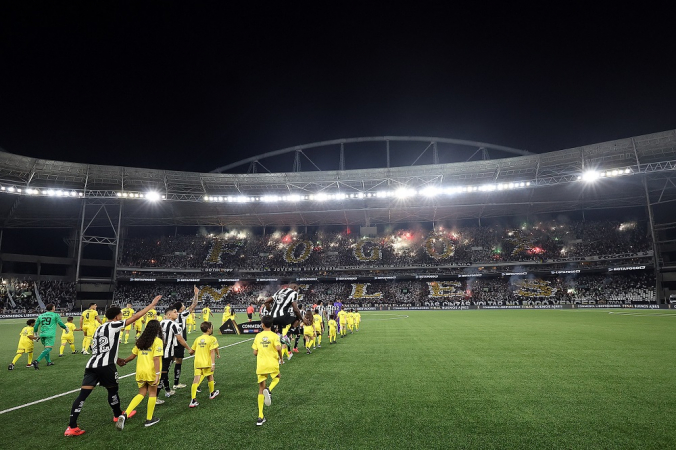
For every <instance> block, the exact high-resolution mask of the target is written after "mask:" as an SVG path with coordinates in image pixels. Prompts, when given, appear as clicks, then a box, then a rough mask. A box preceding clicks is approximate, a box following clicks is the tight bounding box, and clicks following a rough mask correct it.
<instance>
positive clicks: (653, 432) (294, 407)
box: [0, 310, 676, 449]
mask: <svg viewBox="0 0 676 450" xmlns="http://www.w3.org/2000/svg"><path fill="white" fill-rule="evenodd" d="M362 316H363V321H362V326H361V331H360V332H359V333H355V334H354V335H348V336H347V337H346V338H345V339H341V338H340V337H339V338H338V344H337V345H331V346H329V345H328V341H327V339H326V337H325V338H324V341H323V343H322V344H323V345H322V348H321V349H317V351H315V352H314V353H313V354H312V355H305V354H303V353H299V354H297V355H296V356H295V357H294V358H293V359H292V360H291V361H290V362H289V363H287V364H285V365H284V366H282V369H281V370H282V380H281V382H280V384H279V385H278V387H277V388H276V389H275V391H274V392H273V404H272V406H270V407H266V408H265V415H266V418H267V420H268V422H267V423H266V424H265V425H263V426H261V427H257V426H256V425H255V422H256V416H257V406H256V396H257V393H258V391H257V385H256V380H255V375H254V371H255V358H254V356H253V355H252V350H251V342H250V341H246V342H243V343H240V344H237V343H238V342H242V341H245V340H246V339H247V338H249V336H246V335H244V336H218V339H219V343H220V345H221V346H224V345H231V344H236V345H231V346H230V347H227V348H224V349H222V350H221V355H222V358H221V359H220V360H217V371H216V383H217V384H216V388H217V389H219V390H220V391H221V395H220V396H219V397H217V398H216V399H214V400H209V399H208V396H207V395H208V394H207V390H208V389H203V391H202V393H201V394H198V397H199V400H200V402H201V404H200V406H199V407H197V408H196V409H189V408H188V402H189V396H190V391H189V389H183V390H180V391H178V394H177V395H176V396H175V397H172V398H170V399H168V400H167V402H166V403H165V404H164V405H161V406H157V407H156V409H155V416H156V417H159V418H160V419H161V421H160V423H159V424H157V425H155V426H154V427H152V428H147V429H146V428H144V427H143V426H142V423H143V421H144V420H145V405H146V402H145V401H144V402H143V403H142V404H141V406H140V407H139V408H138V409H137V410H138V415H137V416H136V417H134V418H132V419H130V420H129V421H128V422H127V425H126V427H125V429H124V431H122V432H118V431H117V430H116V429H115V428H114V425H113V421H112V413H111V411H110V407H109V406H108V404H107V402H106V395H105V394H106V391H105V389H102V388H97V389H96V390H95V391H94V393H93V394H92V395H91V396H90V397H89V399H88V400H87V402H86V403H85V406H84V409H83V412H82V414H81V416H80V422H79V424H80V427H81V428H83V429H85V430H86V431H87V432H86V434H84V435H83V436H80V437H75V438H66V437H64V436H63V432H64V430H65V429H66V426H67V425H68V415H69V411H70V406H71V403H72V402H73V400H74V399H75V397H76V396H77V394H76V393H72V394H68V395H65V396H62V397H58V398H55V399H52V400H48V401H46V402H43V403H39V404H36V405H32V406H28V407H25V408H22V409H18V410H14V411H10V412H6V413H3V414H0V423H2V424H3V427H2V428H3V447H4V448H44V447H47V448H90V449H98V448H108V449H115V448H135V449H145V448H151V447H157V446H167V445H168V446H169V447H171V448H185V447H187V446H190V447H191V448H199V449H208V448H222V447H223V446H226V445H227V446H235V447H236V448H243V449H244V448H258V449H261V448H264V449H274V448H293V447H295V446H301V447H303V448H304V447H307V448H312V449H323V448H345V449H353V448H368V449H374V448H444V449H446V448H463V449H469V448H476V449H490V448H524V449H534V448H569V449H580V448H604V449H610V448H618V449H619V448H622V449H624V448H653V449H666V448H674V447H675V446H676V426H674V418H675V417H676V389H675V386H674V385H675V383H674V380H675V379H676V359H675V358H674V349H675V348H676V333H675V331H676V314H672V313H670V312H669V311H664V310H663V311H637V310H616V311H608V310H509V311H400V312H398V311H392V312H364V313H363V314H362ZM23 323H24V321H20V320H2V321H0V342H2V345H1V348H0V355H1V357H2V361H4V367H3V368H2V371H0V389H1V391H0V392H1V394H0V411H4V410H6V409H9V408H12V407H15V406H18V405H22V404H26V403H29V402H33V401H36V400H39V399H43V398H46V397H50V396H53V395H57V394H60V393H63V392H66V391H70V390H74V389H79V386H80V383H81V381H82V372H83V370H84V363H85V360H86V357H85V356H82V355H70V354H69V350H68V349H67V351H66V356H64V357H63V358H58V357H56V354H58V349H57V350H55V351H54V352H53V354H54V357H53V359H54V361H55V362H56V365H55V366H53V367H46V365H45V364H44V363H43V364H42V368H41V369H40V370H39V371H35V370H33V369H26V368H24V366H25V359H21V360H20V361H19V363H18V364H17V368H16V369H15V370H14V371H12V372H10V371H8V370H7V368H6V367H7V365H8V364H9V362H10V361H11V358H12V357H13V355H14V350H15V349H16V343H17V342H18V333H19V331H20V329H21V327H22V324H23ZM81 336H82V334H81V333H79V332H78V333H76V341H77V344H78V346H79V344H80V342H81ZM196 336H197V334H196V333H195V332H193V334H191V335H190V337H189V341H190V343H192V340H193V339H194V338H195V337H196ZM57 342H58V341H57ZM131 347H132V346H131V344H129V345H121V346H120V356H121V357H124V356H127V355H129V354H130V351H131ZM41 350H42V346H41V345H40V344H39V343H36V353H35V355H36V356H37V354H39V352H40V351H41ZM24 358H25V357H24ZM134 367H135V364H134V363H131V364H130V365H129V366H127V367H123V368H120V369H119V372H120V375H121V376H123V375H125V374H128V373H131V372H132V371H133V370H134ZM192 369H193V367H192V359H189V360H187V361H186V362H184V365H183V376H182V381H183V382H184V383H185V384H188V385H189V384H190V380H191V378H192ZM203 387H205V388H206V382H205V383H204V384H203ZM136 392H137V390H136V385H135V382H134V377H133V376H130V377H127V378H124V379H122V380H121V381H120V394H121V398H122V403H123V408H124V407H125V406H126V405H127V404H128V403H129V401H130V400H131V398H132V397H133V396H134V395H135V394H136ZM173 442H175V443H173Z"/></svg>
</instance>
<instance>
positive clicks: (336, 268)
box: [0, 131, 676, 449]
mask: <svg viewBox="0 0 676 450" xmlns="http://www.w3.org/2000/svg"><path fill="white" fill-rule="evenodd" d="M364 154H368V155H369V156H371V157H372V158H370V160H380V161H381V163H380V164H379V165H378V166H377V167H364V166H363V163H362V162H361V161H360V155H364ZM319 159H321V161H322V162H321V163H320V162H318V161H319ZM453 159H454V160H455V161H456V162H441V161H442V160H443V161H449V160H453ZM325 161H334V163H333V165H332V166H331V167H328V166H329V164H326V163H325ZM320 166H321V168H320ZM280 168H288V169H290V170H289V171H284V170H281V169H280ZM674 169H676V131H665V132H660V133H654V134H649V135H642V136H635V137H631V138H623V139H618V140H615V141H610V142H601V143H590V144H589V145H586V146H583V147H578V148H570V149H565V150H559V151H553V152H547V153H538V154H535V153H531V152H527V151H523V150H519V149H514V148H509V147H504V146H500V145H494V144H488V143H481V142H470V141H463V140H457V139H450V138H435V137H400V136H381V137H367V138H346V139H338V140H333V141H325V142H317V143H312V144H307V145H298V146H295V147H290V148H285V149H281V150H278V151H272V152H268V153H262V154H260V155H258V156H255V157H248V158H245V159H242V160H241V161H238V162H236V163H232V164H228V165H226V166H222V167H219V168H217V169H215V170H213V171H212V172H208V173H192V172H180V171H167V170H155V169H152V168H135V167H116V166H101V165H87V164H79V163H69V162H64V161H52V160H44V159H36V158H31V157H29V156H21V155H16V154H13V153H9V152H0V211H1V216H2V217H3V219H2V220H3V224H2V228H1V231H0V269H1V276H2V285H1V286H0V309H1V311H2V313H1V314H2V315H1V317H2V318H3V320H2V321H1V322H0V336H1V337H2V342H3V345H2V351H1V352H0V354H2V357H3V358H4V361H5V364H10V362H12V364H11V365H10V370H9V371H4V369H3V371H4V372H3V376H2V385H3V386H4V387H3V390H2V392H3V394H2V396H0V417H2V419H3V423H5V425H6V426H5V433H6V435H7V442H8V445H12V446H14V447H17V448H28V447H34V446H36V445H41V443H42V442H43V439H44V438H45V436H49V442H51V443H54V445H55V446H56V447H57V448H76V447H79V446H88V447H91V448H104V447H105V448H122V447H123V446H125V447H127V446H133V447H136V448H151V446H154V445H155V444H156V443H158V442H160V441H166V440H167V439H169V440H181V442H186V444H185V445H188V442H189V443H190V445H197V446H198V447H200V448H221V447H222V446H225V445H236V446H239V447H241V448H253V447H258V443H260V442H263V441H266V442H268V443H270V445H271V446H272V448H277V447H279V448H282V447H288V446H290V445H296V441H300V442H301V443H308V444H310V445H312V446H313V448H582V447H584V448H660V449H663V448H670V447H673V445H674V442H676V432H674V430H673V426H672V425H671V423H670V418H671V417H672V415H673V414H672V413H674V408H675V407H674V405H676V398H675V394H674V393H673V389H671V386H672V378H673V377H671V374H672V373H673V371H674V369H676V367H674V365H675V363H674V358H673V356H672V355H671V349H672V348H673V347H674V345H675V344H676V337H675V336H676V335H675V334H674V333H673V329H674V320H676V312H674V311H673V310H672V303H674V304H676V215H674V213H673V208H672V205H673V202H674V201H675V200H676V176H675V175H674V173H675V172H674ZM287 285H297V289H298V291H297V292H298V295H297V303H298V306H299V308H300V309H301V310H307V309H308V308H310V309H314V308H313V306H314V307H316V305H326V313H327V314H326V317H324V318H323V319H322V323H325V322H328V319H329V316H330V315H331V314H333V313H336V314H337V313H338V311H339V308H338V307H335V306H334V305H335V304H336V303H337V302H340V303H341V304H342V309H344V310H346V311H348V312H350V311H354V312H355V314H356V313H359V314H361V322H360V323H359V322H357V324H358V325H357V326H356V329H353V328H352V327H350V328H349V331H347V329H344V328H341V337H339V338H338V339H337V342H336V343H335V345H328V343H329V338H328V336H327V334H326V332H325V331H324V332H323V337H324V345H321V343H322V341H321V340H319V341H318V342H314V345H312V344H310V347H308V349H307V353H306V351H305V348H304V346H305V345H306V344H305V343H304V341H303V339H302V336H301V340H300V342H299V341H298V339H296V342H295V344H294V342H293V339H292V340H291V342H290V344H289V345H290V346H294V345H295V346H296V347H297V348H300V349H301V351H299V352H298V353H294V352H293V350H291V353H289V354H290V355H292V356H293V358H289V357H288V355H287V356H284V357H283V358H282V361H283V362H284V364H283V365H282V366H280V372H281V374H282V377H281V378H280V379H279V380H280V381H279V385H278V386H277V385H275V392H274V400H273V401H272V403H271V405H268V403H269V402H268V400H267V399H266V406H265V418H266V419H267V422H266V423H265V425H264V426H262V427H257V426H256V425H257V423H256V416H257V412H258V410H257V408H256V401H257V400H256V391H257V387H256V386H255V366H256V356H253V354H252V343H253V342H254V338H255V333H251V331H252V328H251V327H247V326H246V324H247V323H249V321H251V322H250V323H258V322H257V321H258V320H259V319H260V316H259V308H260V307H261V304H262V301H263V299H266V298H269V297H271V296H273V294H275V292H277V291H278V290H279V289H280V288H282V287H283V286H287ZM196 291H198V294H194V292H196ZM157 295H161V296H162V298H161V300H160V301H159V302H158V303H157V305H156V306H155V309H156V310H157V313H158V315H159V316H164V313H165V310H170V309H171V307H172V305H174V304H175V303H176V302H182V303H183V304H184V305H185V306H189V305H190V304H191V302H192V301H193V296H194V298H195V299H196V301H197V306H196V308H195V311H196V316H197V323H196V329H195V330H191V332H190V334H189V335H188V338H187V339H186V342H187V345H191V344H192V342H193V341H194V340H195V338H197V337H198V336H199V335H200V334H201V331H200V328H199V327H200V323H201V321H202V320H201V319H203V318H204V317H203V315H204V313H203V312H202V311H203V309H205V308H209V309H210V310H211V316H210V317H211V319H210V320H211V322H213V324H214V336H215V337H216V339H217V341H218V347H219V348H218V351H219V352H220V355H219V356H218V359H217V360H216V363H215V367H216V369H215V371H214V379H215V383H216V384H215V387H216V388H217V389H218V391H219V392H220V395H219V396H217V397H213V398H210V394H209V392H214V390H213V389H214V386H213V385H211V384H210V385H209V387H208V388H207V383H206V382H204V383H202V384H200V388H201V389H202V390H201V392H199V393H198V394H197V397H196V398H197V399H198V400H199V403H200V406H199V407H196V408H192V407H190V408H189V407H188V406H189V403H190V401H191V394H190V387H191V386H190V383H191V381H190V380H191V377H192V373H193V371H192V369H193V361H196V359H194V358H192V357H188V356H186V357H185V362H183V369H182V370H183V372H184V373H183V375H180V369H179V372H178V375H177V376H176V380H178V377H179V376H181V379H180V383H179V382H175V385H180V384H187V386H188V388H187V389H180V388H179V389H176V390H173V389H171V390H170V389H167V390H166V392H167V394H166V398H165V394H164V393H162V394H158V406H157V407H156V408H155V410H154V414H155V416H156V417H157V418H159V419H160V421H159V423H158V424H157V425H155V426H153V427H152V428H150V429H145V428H146V427H144V426H143V423H144V419H142V416H143V415H144V413H145V410H146V405H145V400H144V401H143V402H142V403H141V404H140V406H138V407H137V411H138V415H137V416H136V417H135V418H132V417H131V416H130V415H129V414H128V412H127V419H126V420H127V422H128V423H127V424H126V426H125V427H124V429H123V430H122V431H121V432H120V430H119V429H118V428H116V423H114V422H113V413H112V412H111V409H110V408H111V406H109V404H108V403H109V402H108V401H107V397H106V390H105V389H103V388H98V389H94V391H93V392H92V393H91V396H90V397H89V398H88V399H87V402H86V404H85V405H84V407H82V406H81V408H80V409H82V414H81V416H80V417H79V426H80V427H81V428H82V429H84V430H86V431H87V432H86V433H85V434H83V435H81V436H77V437H75V436H74V437H73V438H72V439H71V438H68V439H67V438H66V437H63V434H64V430H65V429H66V427H67V426H68V422H69V419H68V414H69V413H68V412H69V410H70V409H71V405H72V404H73V401H74V400H75V399H76V397H77V395H78V392H80V386H81V385H82V373H83V370H84V368H85V364H86V363H87V361H88V357H87V355H86V354H85V355H82V354H81V352H82V350H85V351H86V350H87V349H86V348H85V347H84V345H82V346H81V343H82V341H83V332H82V331H81V330H79V328H80V320H81V319H80V318H81V317H83V313H85V312H86V311H87V310H88V309H90V308H93V310H94V311H95V312H96V313H97V314H98V316H99V317H100V318H103V317H104V315H105V311H106V310H107V309H108V308H111V307H119V308H125V307H126V306H127V305H128V304H131V305H132V306H131V308H133V310H135V311H140V310H143V309H144V308H145V307H146V306H147V305H148V304H149V303H150V301H151V300H152V299H153V298H154V297H155V296H157ZM48 304H53V305H55V310H56V313H58V314H59V315H60V316H61V318H62V320H63V321H64V322H65V321H66V317H69V316H70V317H73V318H74V321H73V323H74V324H75V327H76V328H77V330H76V331H74V332H73V333H74V344H73V345H74V346H75V347H72V346H71V347H70V348H69V347H68V345H66V344H65V343H64V344H63V345H62V346H61V348H59V347H58V344H59V341H58V339H57V341H56V345H54V348H53V349H52V351H51V355H46V361H49V360H50V358H51V359H52V360H53V361H54V364H53V365H51V363H50V365H49V366H48V364H46V362H45V360H42V361H41V362H40V364H39V369H38V365H34V364H32V362H31V361H26V356H25V355H24V354H23V353H27V352H23V353H22V352H15V348H16V347H15V344H16V342H17V341H18V338H19V334H20V332H21V331H22V329H24V327H26V326H27V325H26V321H27V320H29V319H31V318H36V317H37V316H38V315H39V314H41V313H43V312H44V311H45V306H46V305H48ZM90 305H94V306H93V307H91V306H90ZM252 305H253V306H254V307H255V312H254V314H253V318H250V317H247V315H248V314H250V310H249V311H248V308H249V307H250V306H252ZM226 308H227V311H225V310H226ZM221 316H223V319H221ZM161 318H162V317H160V319H161ZM334 323H335V322H334ZM341 323H342V322H341ZM146 326H147V325H146ZM322 326H328V324H326V323H325V325H322ZM341 327H342V325H341ZM132 328H133V327H132ZM255 331H258V329H256V330H255ZM343 331H347V333H346V334H345V335H343ZM121 334H124V331H123V332H122V333H121ZM136 334H138V333H135V332H134V331H133V330H132V332H131V337H127V338H126V341H127V342H121V343H120V345H119V355H118V356H119V358H123V359H124V358H126V357H127V356H129V355H131V354H132V348H134V336H136ZM319 334H320V335H321V334H322V333H321V330H320V332H319ZM60 335H61V330H57V337H58V336H60ZM137 337H138V336H137ZM121 339H122V338H121ZM315 339H319V336H317V337H316V338H315ZM62 342H65V341H62ZM69 344H70V342H69ZM317 344H319V345H317ZM34 346H35V348H34V354H31V355H34V356H29V358H38V355H41V352H43V350H44V345H43V344H41V343H40V341H37V342H35V344H34ZM64 347H65V351H64ZM73 348H74V349H75V351H71V350H72V349H73ZM315 348H316V350H315ZM15 357H16V359H15V360H14V362H13V358H15ZM29 363H30V364H29ZM36 369H37V370H36ZM195 369H197V367H195ZM118 372H119V378H120V380H119V386H120V387H119V403H120V404H121V405H122V406H121V407H122V408H124V407H125V406H127V404H129V402H130V401H131V400H132V398H134V396H135V395H136V394H137V386H135V385H134V380H133V378H132V377H133V376H134V374H135V364H134V363H131V362H130V363H129V364H128V365H122V366H120V367H119V368H118ZM174 374H175V371H174V368H173V367H172V368H171V369H169V377H171V378H173V377H174ZM200 382H201V381H200ZM94 385H96V383H94ZM170 391H171V395H169V392H170ZM266 395H267V394H266ZM159 400H163V401H164V404H162V405H160V404H159ZM111 405H112V403H111ZM261 405H262V404H261ZM261 408H262V406H261ZM260 417H261V416H260V415H259V418H260ZM148 420H150V419H148ZM38 424H39V425H38ZM260 424H261V423H260V421H259V423H258V425H260ZM627 424H631V426H627ZM31 425H32V426H33V427H35V425H38V426H39V431H38V432H31V433H27V432H26V427H27V426H28V427H30V426H31ZM153 425H154V424H153ZM71 426H72V425H71ZM111 442H112V443H111ZM10 443H11V444H10ZM50 445H51V444H50Z"/></svg>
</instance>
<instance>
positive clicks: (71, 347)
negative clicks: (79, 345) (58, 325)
mask: <svg viewBox="0 0 676 450" xmlns="http://www.w3.org/2000/svg"><path fill="white" fill-rule="evenodd" d="M70 351H71V352H72V353H74V352H75V344H70Z"/></svg>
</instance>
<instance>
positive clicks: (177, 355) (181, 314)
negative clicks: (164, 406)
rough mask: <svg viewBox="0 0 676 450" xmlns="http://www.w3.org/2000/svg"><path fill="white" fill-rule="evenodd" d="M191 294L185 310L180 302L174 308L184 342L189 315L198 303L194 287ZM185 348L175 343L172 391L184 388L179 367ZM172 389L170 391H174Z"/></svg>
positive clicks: (192, 313)
mask: <svg viewBox="0 0 676 450" xmlns="http://www.w3.org/2000/svg"><path fill="white" fill-rule="evenodd" d="M193 292H194V293H195V295H194V296H193V298H192V303H191V304H190V306H188V308H187V309H186V307H185V305H184V304H183V303H182V302H177V303H176V304H175V305H174V307H175V308H176V311H177V312H178V317H177V318H176V323H177V324H178V327H179V333H180V335H181V336H182V337H183V340H184V341H187V339H188V332H187V330H186V328H188V319H189V318H190V315H194V313H195V308H196V307H197V302H198V301H199V294H200V290H199V289H198V288H197V286H196V285H194V286H193ZM184 350H185V347H183V345H181V344H180V342H177V345H176V346H175V347H174V389H182V388H184V387H186V385H185V384H181V367H182V365H183V357H184V356H185V351H184ZM174 389H172V390H174Z"/></svg>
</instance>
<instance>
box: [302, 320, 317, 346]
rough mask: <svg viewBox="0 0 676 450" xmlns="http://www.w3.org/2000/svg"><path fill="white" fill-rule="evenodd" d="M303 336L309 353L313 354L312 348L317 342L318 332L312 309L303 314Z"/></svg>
mask: <svg viewBox="0 0 676 450" xmlns="http://www.w3.org/2000/svg"><path fill="white" fill-rule="evenodd" d="M303 337H304V338H305V350H306V353H307V354H308V355H310V354H312V352H311V351H310V348H311V347H312V345H313V344H314V342H315V338H316V337H317V333H316V330H315V318H314V317H313V316H312V311H310V310H308V311H305V315H304V316H303Z"/></svg>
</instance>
